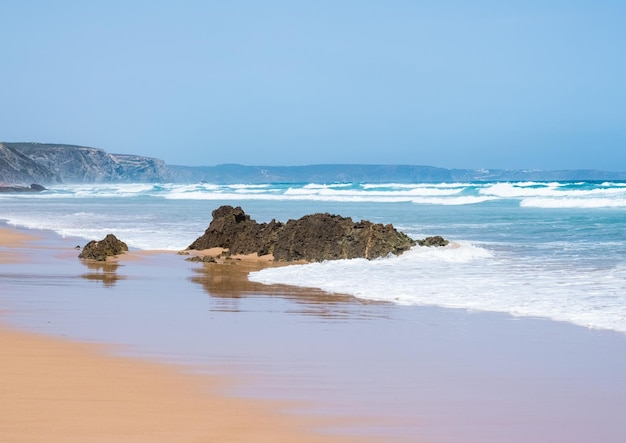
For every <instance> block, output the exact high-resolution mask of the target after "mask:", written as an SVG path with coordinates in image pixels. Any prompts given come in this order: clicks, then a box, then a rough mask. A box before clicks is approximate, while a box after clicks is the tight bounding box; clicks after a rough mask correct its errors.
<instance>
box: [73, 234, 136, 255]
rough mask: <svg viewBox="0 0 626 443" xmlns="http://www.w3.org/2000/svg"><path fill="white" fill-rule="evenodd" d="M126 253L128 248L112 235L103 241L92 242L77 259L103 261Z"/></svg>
mask: <svg viewBox="0 0 626 443" xmlns="http://www.w3.org/2000/svg"><path fill="white" fill-rule="evenodd" d="M126 251H128V246H127V245H126V243H124V242H123V241H121V240H118V238H117V237H116V236H115V235H113V234H108V235H107V236H106V237H105V238H104V239H103V240H100V241H95V240H92V241H90V242H89V243H87V244H86V245H85V247H84V248H83V252H81V253H80V254H79V255H78V258H82V259H91V260H97V261H105V260H106V258H107V257H113V256H116V255H120V254H123V253H124V252H126Z"/></svg>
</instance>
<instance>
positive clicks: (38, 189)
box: [0, 183, 46, 192]
mask: <svg viewBox="0 0 626 443" xmlns="http://www.w3.org/2000/svg"><path fill="white" fill-rule="evenodd" d="M45 190H46V188H44V187H43V186H41V185H38V184H35V183H33V184H32V185H30V186H0V192H41V191H45Z"/></svg>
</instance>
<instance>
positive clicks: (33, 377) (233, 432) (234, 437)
mask: <svg viewBox="0 0 626 443" xmlns="http://www.w3.org/2000/svg"><path fill="white" fill-rule="evenodd" d="M37 239H38V237H37V236H36V235H29V234H26V233H23V232H20V231H17V230H13V229H8V228H2V229H0V263H3V264H7V263H16V262H20V261H22V260H23V257H21V256H20V254H19V252H17V250H19V249H20V248H24V247H26V248H28V247H29V246H33V245H32V244H30V242H35V241H36V240H37ZM33 247H34V246H33ZM144 255H145V254H141V253H139V254H135V255H133V254H130V255H129V256H127V257H124V258H123V260H140V259H141V257H142V256H144ZM93 266H95V267H96V269H98V267H97V265H96V264H94V265H93ZM104 266H105V265H104V264H102V266H101V267H100V268H102V267H104ZM109 266H114V265H111V264H109ZM100 270H101V269H100ZM105 272H106V271H105ZM1 319H2V317H0V321H1ZM0 349H2V353H3V358H2V361H1V363H0V396H1V397H2V401H0V441H2V442H6V443H11V442H16V443H17V442H29V443H31V442H47V443H54V442H64V443H69V442H121V441H123V442H231V441H232V442H250V441H255V442H294V441H303V442H308V441H310V442H313V441H315V442H318V441H319V442H323V441H329V442H334V441H337V442H338V441H357V440H356V439H352V438H348V437H346V436H343V437H333V436H329V435H322V434H320V433H319V432H316V430H315V429H316V428H317V427H318V426H320V425H323V424H325V425H328V424H329V421H326V423H324V422H323V421H320V420H317V419H314V418H311V417H302V416H300V417H296V416H295V415H293V414H291V415H290V414H287V413H286V412H285V411H288V410H289V409H290V407H291V406H290V405H289V404H287V403H285V402H282V403H281V402H277V401H275V402H274V401H267V400H252V399H241V398H233V397H229V396H226V395H224V393H223V391H224V388H225V386H228V385H230V384H233V383H236V381H235V380H233V379H232V378H227V377H218V376H215V375H212V376H207V375H202V376H200V375H195V376H194V375H191V374H189V373H184V372H183V371H182V370H181V368H180V367H172V366H170V365H164V364H156V363H151V362H147V361H143V360H139V359H137V358H128V357H120V356H112V355H110V353H107V351H108V350H107V349H106V346H97V345H94V344H84V343H77V342H71V341H67V340H60V339H57V338H51V337H46V336H43V335H40V334H32V333H28V332H23V331H16V330H15V329H9V328H7V327H4V326H2V327H0ZM361 440H362V439H359V441H361Z"/></svg>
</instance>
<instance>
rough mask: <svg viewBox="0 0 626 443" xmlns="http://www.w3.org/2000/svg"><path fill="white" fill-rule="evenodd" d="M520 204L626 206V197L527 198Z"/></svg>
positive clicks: (551, 206) (536, 206) (545, 206)
mask: <svg viewBox="0 0 626 443" xmlns="http://www.w3.org/2000/svg"><path fill="white" fill-rule="evenodd" d="M520 206H522V207H527V208H544V209H548V208H555V209H556V208H561V209H572V208H587V209H593V208H623V207H626V199H624V198H525V199H523V200H522V201H521V202H520Z"/></svg>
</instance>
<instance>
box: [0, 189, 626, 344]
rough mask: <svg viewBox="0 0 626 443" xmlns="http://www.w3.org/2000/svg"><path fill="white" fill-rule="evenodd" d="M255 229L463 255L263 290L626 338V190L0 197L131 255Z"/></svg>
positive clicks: (22, 222) (299, 274)
mask: <svg viewBox="0 0 626 443" xmlns="http://www.w3.org/2000/svg"><path fill="white" fill-rule="evenodd" d="M222 204H233V205H241V206H242V207H243V208H244V210H245V211H246V212H247V213H248V214H250V216H251V217H252V218H253V219H256V220H257V221H259V222H266V221H269V220H271V219H272V218H276V219H277V220H279V221H286V220H288V219H289V218H298V217H301V216H302V215H305V214H308V213H312V212H330V213H336V214H341V215H344V216H351V217H353V219H355V220H361V219H367V220H371V221H373V222H380V223H393V224H394V226H396V227H397V228H398V229H400V230H402V231H404V232H406V233H407V234H408V235H410V236H412V237H413V238H423V237H425V236H428V235H443V236H444V237H446V238H448V239H450V240H451V241H452V242H453V243H454V245H456V246H458V247H450V248H446V249H443V250H437V251H433V250H428V251H424V250H423V248H415V249H414V250H412V251H410V252H409V253H406V254H404V255H403V256H401V257H398V258H393V259H387V260H378V261H375V262H366V261H363V260H361V261H359V260H356V261H350V262H341V263H332V264H322V265H311V266H307V267H303V268H297V269H296V268H290V269H272V270H267V271H262V272H260V273H259V274H257V275H255V276H254V279H256V280H257V281H259V282H265V283H284V284H289V285H298V286H302V287H318V288H323V289H325V290H327V291H333V292H339V293H344V294H352V295H354V296H357V297H360V298H362V299H364V300H379V301H388V302H391V303H397V304H402V305H422V306H423V305H434V306H442V307H456V308H463V309H474V310H484V311H493V312H505V313H509V314H512V315H518V316H530V317H534V316H539V317H545V318H551V319H554V320H559V321H567V322H571V323H573V324H577V325H581V326H585V327H590V328H597V329H608V330H615V331H620V332H626V258H625V257H626V235H625V234H626V217H625V212H624V211H626V183H622V182H550V183H543V182H542V183H539V182H520V183H439V184H426V183H416V184H394V183H388V184H366V183H365V184H363V183H341V184H313V183H301V184H296V183H289V184H271V185H270V184H268V185H246V184H241V185H228V186H225V185H214V184H193V185H180V184H157V185H153V184H122V185H68V186H59V187H55V188H53V189H51V190H49V191H46V192H44V193H41V194H26V195H24V194H23V195H17V194H14V195H10V194H6V195H5V194H3V195H0V219H5V220H7V221H8V222H9V223H10V224H12V225H15V226H23V227H28V228H37V229H49V230H52V231H54V232H57V233H58V234H60V235H62V236H65V237H80V238H81V239H83V240H82V241H83V243H84V242H85V241H86V240H91V239H100V238H103V237H104V236H105V235H106V234H108V233H110V232H113V233H115V234H116V235H117V236H118V237H119V238H121V239H123V240H124V241H125V242H127V243H128V244H129V245H130V246H131V247H134V248H140V249H169V250H179V249H184V248H185V247H187V246H188V245H189V244H191V243H192V242H193V241H194V240H195V239H196V238H197V237H198V236H199V235H201V234H202V233H203V232H204V230H205V229H206V227H207V226H208V224H209V222H210V220H211V211H213V210H214V209H215V208H217V207H218V206H220V205H222Z"/></svg>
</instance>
